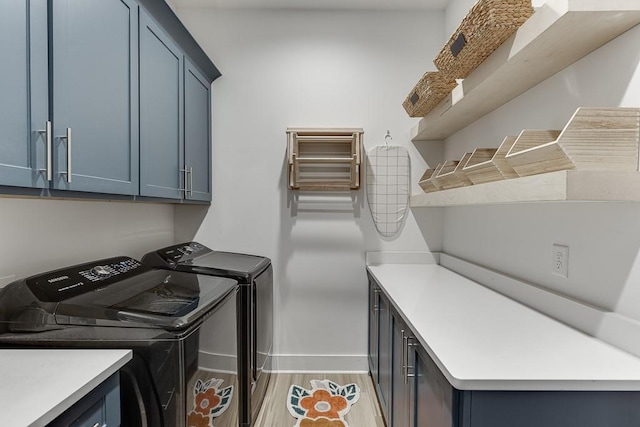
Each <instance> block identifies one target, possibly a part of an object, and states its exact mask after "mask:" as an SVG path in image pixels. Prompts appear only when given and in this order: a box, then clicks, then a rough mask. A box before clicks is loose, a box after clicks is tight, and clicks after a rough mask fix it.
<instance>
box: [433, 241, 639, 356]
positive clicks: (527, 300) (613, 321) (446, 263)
mask: <svg viewBox="0 0 640 427" xmlns="http://www.w3.org/2000/svg"><path fill="white" fill-rule="evenodd" d="M440 265H442V266H443V267H445V268H448V269H449V270H452V271H454V272H456V273H458V274H460V275H461V276H464V277H467V278H468V279H471V280H473V281H475V282H478V283H480V284H482V285H484V286H486V287H487V288H490V289H493V290H494V291H496V292H499V293H501V294H503V295H505V296H507V297H509V298H511V299H514V300H516V301H518V302H520V303H522V304H524V305H526V306H529V307H531V308H533V309H534V310H537V311H539V312H541V313H544V314H546V315H547V316H549V317H552V318H554V319H557V320H559V321H561V322H562V323H565V324H567V325H569V326H571V327H573V328H575V329H578V330H579V331H582V332H584V333H586V334H587V335H591V336H593V337H596V338H598V339H600V340H602V341H604V342H606V343H609V344H611V345H613V346H615V347H618V348H620V349H622V350H624V351H627V352H629V353H631V354H633V355H635V356H638V357H640V340H639V339H638V337H640V322H638V321H637V320H635V319H632V318H630V317H625V316H622V315H620V314H619V313H616V312H612V311H604V310H602V309H601V308H598V307H594V306H592V305H589V304H587V303H585V302H582V301H578V300H575V299H571V298H569V297H566V296H563V295H559V294H556V293H553V292H551V291H549V290H548V289H544V288H541V287H539V286H537V285H535V284H533V283H529V282H526V281H524V280H521V279H518V278H515V277H511V276H509V275H506V274H504V273H501V272H499V271H495V270H492V269H489V268H486V267H483V266H481V265H478V264H474V263H472V262H469V261H465V260H463V259H460V258H456V257H454V256H451V255H448V254H445V253H442V254H441V255H440Z"/></svg>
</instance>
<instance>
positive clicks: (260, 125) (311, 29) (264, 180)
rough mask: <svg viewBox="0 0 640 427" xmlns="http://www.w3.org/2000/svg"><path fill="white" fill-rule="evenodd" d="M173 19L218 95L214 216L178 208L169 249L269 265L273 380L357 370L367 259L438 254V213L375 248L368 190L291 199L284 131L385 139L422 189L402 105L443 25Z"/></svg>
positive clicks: (215, 16) (204, 16) (199, 15)
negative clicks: (389, 253)
mask: <svg viewBox="0 0 640 427" xmlns="http://www.w3.org/2000/svg"><path fill="white" fill-rule="evenodd" d="M178 15H179V16H180V18H181V20H182V21H183V22H184V23H185V25H186V27H187V28H188V29H189V31H190V32H191V33H192V34H193V35H194V37H195V38H196V40H197V41H198V43H199V44H200V45H201V46H202V47H203V48H204V50H205V51H206V52H207V53H208V54H209V56H210V57H211V58H212V59H213V61H214V62H215V64H216V66H217V67H218V68H219V69H220V70H221V72H222V77H221V78H220V79H219V80H217V81H215V82H214V84H213V98H214V100H213V146H214V148H213V159H214V160H213V162H214V163H213V164H214V201H213V205H212V206H211V208H210V209H209V210H208V212H206V211H205V209H203V208H200V207H182V206H181V207H177V208H176V239H177V240H187V239H190V238H193V237H195V239H196V240H199V241H201V242H202V243H204V244H206V245H209V246H211V247H213V248H216V249H223V250H232V251H240V252H249V253H256V254H260V255H265V256H268V257H270V258H271V259H272V261H273V264H274V270H275V286H276V290H275V297H276V300H275V302H276V341H275V349H274V350H275V353H276V355H277V362H278V366H277V367H278V368H279V369H281V370H314V369H318V370H330V369H336V370H345V369H353V370H365V369H366V363H365V360H366V357H365V354H366V345H367V332H366V331H367V325H366V320H367V281H366V275H365V270H364V253H365V251H373V250H413V251H427V250H432V251H433V250H439V249H440V248H441V239H442V235H441V230H440V229H441V215H440V212H437V211H431V212H419V213H417V215H418V216H419V217H420V221H419V223H418V222H417V221H416V218H415V217H413V216H410V217H409V218H408V221H407V223H406V225H405V227H404V229H403V231H402V233H401V235H400V236H398V237H396V238H393V239H383V238H380V237H378V235H377V233H376V231H375V228H374V225H373V222H372V219H371V215H370V213H369V210H368V208H367V203H366V196H365V194H364V191H363V190H360V191H358V192H353V193H352V196H353V199H352V198H351V197H350V195H349V194H348V193H341V194H332V195H326V194H321V193H315V194H313V193H309V192H303V193H300V194H298V193H297V192H292V191H289V190H288V189H287V180H286V165H285V151H286V135H285V131H286V128H287V127H288V126H297V127H362V128H364V131H365V136H364V139H365V147H366V148H371V147H373V146H375V145H378V144H382V143H384V135H385V132H386V130H387V129H389V130H390V131H391V133H392V135H393V138H394V143H396V144H400V145H403V146H405V147H406V148H407V149H408V150H409V151H410V153H411V155H412V162H413V164H412V182H414V183H417V181H418V178H419V177H420V176H421V175H422V173H423V172H424V170H425V169H426V167H427V165H426V164H425V162H424V160H423V158H422V156H420V155H419V154H418V152H417V149H416V147H415V146H414V145H413V144H412V143H411V142H410V141H409V131H410V129H411V127H412V125H413V124H414V123H415V119H410V118H409V117H407V115H406V113H405V111H404V109H403V108H402V102H403V101H404V98H405V97H406V95H407V94H408V93H409V91H410V90H411V88H412V86H413V84H414V83H415V82H416V81H417V80H418V78H419V77H420V76H421V75H422V74H423V73H424V72H425V71H427V70H428V69H433V64H432V62H431V61H432V59H433V57H434V56H435V53H436V52H437V49H438V47H439V46H441V45H442V42H443V38H442V34H443V18H444V14H443V13H442V12H433V13H430V12H405V13H399V12H344V11H343V12H331V11H283V10H279V11H230V10H224V11H221V10H215V11H213V10H204V9H202V10H198V9H180V8H178ZM427 151H434V149H433V148H432V149H430V150H429V149H428V150H427ZM432 154H433V153H432ZM439 155H441V148H435V156H439ZM414 191H419V187H417V185H416V189H414ZM298 195H299V198H298V197H297V196H298Z"/></svg>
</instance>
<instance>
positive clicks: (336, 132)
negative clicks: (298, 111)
mask: <svg viewBox="0 0 640 427" xmlns="http://www.w3.org/2000/svg"><path fill="white" fill-rule="evenodd" d="M363 134H364V131H363V130H362V129H361V128H287V158H288V163H289V188H291V189H292V190H325V191H336V190H357V189H358V188H360V169H361V168H360V166H361V164H362V139H363Z"/></svg>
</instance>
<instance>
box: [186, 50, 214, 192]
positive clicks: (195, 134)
mask: <svg viewBox="0 0 640 427" xmlns="http://www.w3.org/2000/svg"><path fill="white" fill-rule="evenodd" d="M184 151H185V170H187V176H188V181H187V186H186V198H187V199H189V200H200V201H211V84H210V83H209V82H208V81H207V79H206V78H205V77H204V76H203V75H202V74H201V73H200V72H199V71H198V69H197V68H196V67H195V66H194V65H193V64H192V63H191V62H190V61H189V60H188V59H186V60H185V66H184Z"/></svg>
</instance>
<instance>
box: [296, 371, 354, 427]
mask: <svg viewBox="0 0 640 427" xmlns="http://www.w3.org/2000/svg"><path fill="white" fill-rule="evenodd" d="M358 399H360V389H359V388H358V386H357V385H356V384H348V385H345V386H341V385H338V384H336V383H334V382H332V381H329V380H311V390H307V389H304V388H302V387H300V386H298V385H295V384H294V385H292V386H291V388H290V389H289V394H288V397H287V409H288V410H289V413H290V414H291V415H292V416H293V417H294V418H295V419H296V423H295V424H294V427H349V425H348V424H347V422H346V421H345V419H344V416H345V415H346V414H347V412H349V410H350V409H351V406H352V405H353V404H354V403H356V402H357V401H358Z"/></svg>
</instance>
